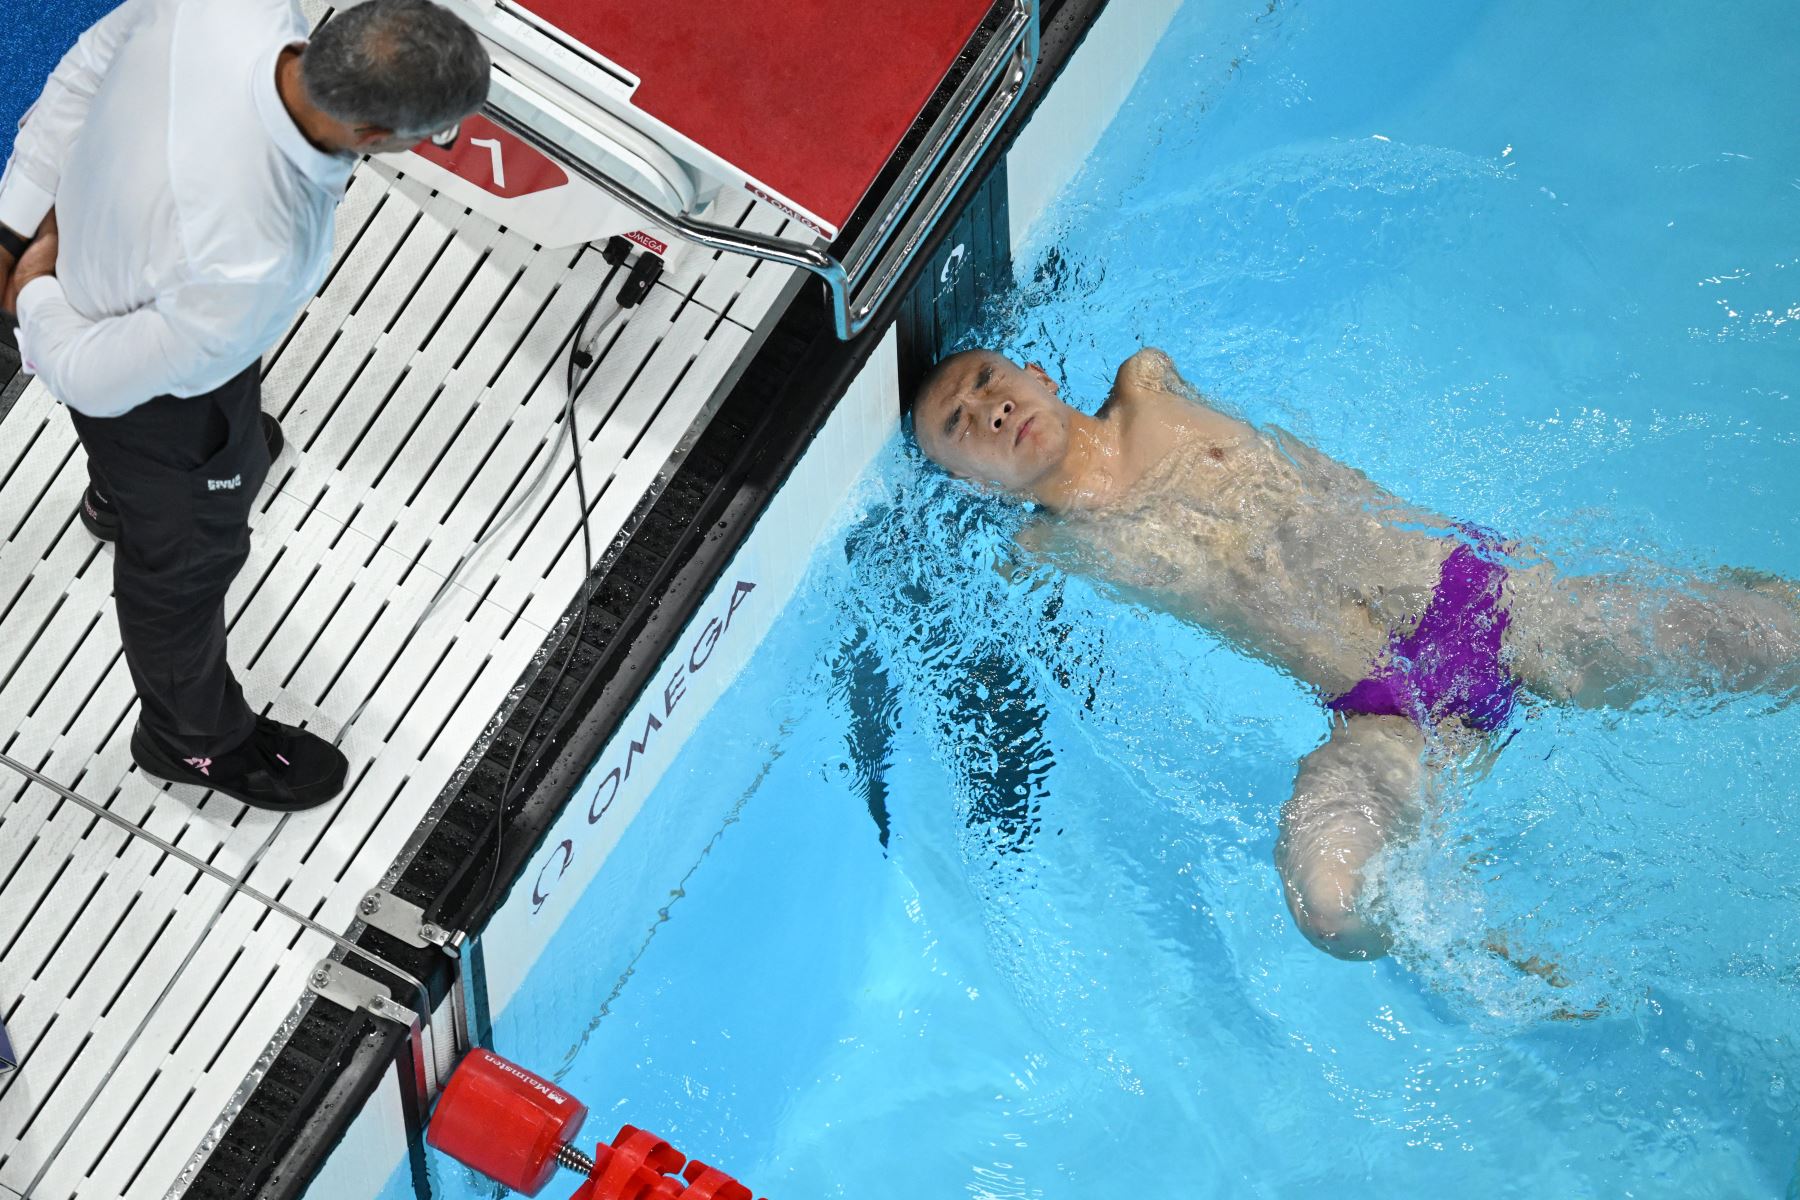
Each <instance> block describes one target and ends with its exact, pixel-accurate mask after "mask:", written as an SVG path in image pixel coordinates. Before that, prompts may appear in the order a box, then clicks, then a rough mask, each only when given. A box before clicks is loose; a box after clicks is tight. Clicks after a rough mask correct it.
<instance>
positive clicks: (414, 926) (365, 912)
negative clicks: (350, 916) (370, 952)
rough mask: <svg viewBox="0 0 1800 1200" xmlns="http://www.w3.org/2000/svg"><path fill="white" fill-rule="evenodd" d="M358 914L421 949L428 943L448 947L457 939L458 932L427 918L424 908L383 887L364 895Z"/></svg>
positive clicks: (368, 922)
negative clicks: (455, 932)
mask: <svg viewBox="0 0 1800 1200" xmlns="http://www.w3.org/2000/svg"><path fill="white" fill-rule="evenodd" d="M356 915H357V916H359V917H361V918H362V919H363V922H364V923H365V924H368V925H371V926H373V927H375V928H376V929H379V930H381V932H383V933H385V934H387V935H388V936H389V937H395V938H399V939H400V940H401V941H403V942H405V943H406V944H407V945H409V946H417V947H418V948H419V949H421V950H422V949H424V948H425V947H427V946H437V947H439V948H440V949H449V948H450V946H451V944H452V943H453V942H454V941H456V940H457V936H456V935H455V934H452V933H451V932H450V931H448V930H446V929H444V928H442V927H441V926H438V925H433V924H432V923H431V922H430V921H427V920H426V919H425V910H424V909H422V908H420V907H419V906H418V905H416V904H414V903H413V902H412V901H410V900H402V899H401V898H400V897H398V896H396V895H394V893H392V892H388V891H383V890H382V889H381V888H376V889H375V890H374V891H372V892H370V893H369V894H368V895H366V896H364V897H363V898H362V903H360V904H358V905H357V906H356Z"/></svg>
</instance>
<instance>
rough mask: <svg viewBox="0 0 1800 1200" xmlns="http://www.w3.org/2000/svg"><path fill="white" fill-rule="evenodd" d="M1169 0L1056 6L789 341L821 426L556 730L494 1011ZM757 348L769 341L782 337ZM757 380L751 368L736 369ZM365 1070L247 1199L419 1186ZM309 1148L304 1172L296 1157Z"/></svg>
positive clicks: (1134, 64)
mask: <svg viewBox="0 0 1800 1200" xmlns="http://www.w3.org/2000/svg"><path fill="white" fill-rule="evenodd" d="M1179 7H1180V0H1131V2H1130V3H1129V4H1124V3H1120V4H1111V5H1108V4H1106V3H1105V0H1066V2H1065V3H1063V4H1062V5H1061V6H1060V7H1059V8H1057V9H1056V10H1055V11H1054V12H1053V14H1052V16H1051V17H1050V19H1049V21H1048V22H1047V24H1046V27H1045V31H1044V33H1045V39H1044V60H1043V64H1042V66H1041V67H1040V76H1039V78H1040V86H1041V87H1042V91H1041V93H1040V97H1039V98H1038V99H1037V101H1036V104H1035V107H1033V108H1032V109H1031V110H1030V111H1029V112H1028V113H1026V114H1024V115H1023V117H1022V124H1020V125H1019V127H1018V129H1017V132H1016V134H1015V135H1014V136H1013V138H1012V141H1011V144H1010V146H1008V147H1006V148H1005V149H1004V150H999V149H997V150H996V151H995V152H994V153H993V154H991V155H990V158H991V159H992V161H991V162H990V163H988V164H986V169H985V171H984V172H983V174H982V175H981V176H980V177H978V178H976V179H974V180H972V181H971V182H970V184H968V185H967V186H966V187H965V196H964V198H963V200H962V201H961V202H959V205H958V206H957V208H956V209H953V210H952V215H953V217H954V223H953V224H952V225H950V226H948V227H947V228H945V229H944V230H943V231H942V235H941V236H940V237H939V238H938V239H937V245H935V246H933V247H929V249H930V250H931V253H929V254H928V255H926V254H922V255H921V260H922V261H921V262H920V263H919V264H916V265H915V268H914V272H913V274H914V275H915V276H916V279H915V280H914V282H913V283H912V284H911V286H910V290H908V294H907V295H906V296H905V298H904V300H902V301H900V302H898V303H890V304H889V305H888V306H887V311H886V312H884V314H883V315H882V317H881V318H880V319H878V321H877V323H876V325H875V326H874V330H873V332H872V333H871V334H868V335H865V336H864V337H863V338H861V339H858V342H855V343H849V344H843V343H838V344H835V345H813V346H812V347H811V348H810V351H804V350H803V351H798V352H796V351H794V350H793V348H791V347H790V349H789V357H790V358H791V359H793V360H794V361H793V362H792V363H791V366H792V368H793V371H792V375H791V377H790V378H789V379H788V380H787V381H785V382H786V386H778V387H777V388H776V394H775V398H776V399H777V400H778V401H780V402H783V403H786V402H789V401H790V400H791V399H792V393H793V392H795V391H798V390H800V389H803V388H806V387H808V386H809V385H810V386H811V387H812V388H813V389H815V392H816V399H817V400H818V404H817V413H816V416H817V418H818V419H815V420H810V421H809V420H806V419H800V420H798V421H796V422H794V424H795V425H796V426H797V428H795V429H793V430H792V431H791V432H792V433H793V434H794V435H795V436H793V437H791V438H790V441H791V442H792V443H793V444H791V445H790V446H788V447H786V449H785V453H775V454H773V455H772V456H768V460H767V461H764V462H763V463H762V464H760V469H753V470H752V472H751V475H750V477H749V478H748V479H746V480H745V481H743V486H741V487H740V489H739V494H738V496H736V497H735V498H734V505H735V507H736V508H737V509H739V511H737V512H734V513H733V512H728V513H727V514H725V516H724V517H723V519H722V520H721V521H719V522H718V525H719V526H720V527H721V528H716V529H715V530H714V531H713V532H714V533H715V534H717V535H719V536H718V537H717V538H716V539H709V540H713V541H714V546H713V549H714V552H713V553H712V554H710V555H709V554H707V553H706V550H705V548H702V550H701V552H700V553H698V554H696V555H695V557H694V560H693V561H691V562H689V563H688V564H687V565H686V566H684V567H683V568H682V569H681V570H679V571H676V572H675V573H674V575H673V576H672V578H671V579H670V580H669V581H668V586H667V590H666V591H665V594H664V595H663V596H662V597H661V598H660V601H659V603H658V605H657V608H658V612H657V614H655V615H653V616H652V617H651V619H650V621H649V622H648V623H647V625H648V628H646V629H644V630H641V631H639V632H638V633H637V635H636V637H635V638H634V645H633V646H632V648H631V650H630V651H628V652H627V655H626V662H624V663H623V664H622V666H621V669H620V671H619V672H618V675H617V676H616V677H615V679H614V681H613V683H612V684H610V685H609V686H610V687H611V688H612V691H613V693H614V696H613V703H612V704H611V705H610V706H609V705H608V704H607V703H605V700H604V698H603V700H602V702H601V703H600V704H599V705H597V706H596V710H595V711H594V712H593V713H592V714H590V715H589V717H588V718H587V719H586V721H585V724H586V726H587V727H588V731H589V734H590V736H589V737H588V738H587V739H585V744H584V740H583V739H581V738H577V737H572V738H570V739H569V740H568V743H567V744H566V745H565V747H564V753H563V756H562V757H563V759H564V760H565V761H562V762H559V763H558V764H556V765H555V766H553V767H552V768H551V769H550V771H549V772H548V774H547V776H546V778H545V780H544V781H543V782H541V783H540V784H539V785H538V790H539V791H540V792H549V791H560V793H561V795H562V797H564V799H563V801H562V803H561V804H560V812H558V813H557V815H556V816H555V818H554V820H553V821H550V822H548V823H547V828H545V829H544V830H543V831H542V832H541V835H540V836H539V837H538V838H537V839H536V842H535V845H533V846H532V847H531V850H530V854H529V856H521V857H522V858H523V863H522V869H520V870H519V871H518V874H517V880H516V882H515V884H514V885H513V887H512V889H511V890H510V892H509V893H507V894H506V896H505V898H504V900H503V901H502V902H501V903H500V905H499V907H498V908H497V909H495V911H494V912H493V913H492V914H491V916H489V918H488V920H487V922H486V925H485V928H483V930H482V933H481V939H480V941H481V945H482V948H483V951H482V958H483V960H484V965H485V987H486V998H487V1002H488V1006H489V1011H490V1013H491V1014H492V1015H495V1016H497V1015H499V1014H500V1013H501V1012H503V1011H504V1010H505V1008H506V1006H507V1004H508V1002H509V1001H510V1000H511V999H512V998H513V997H514V996H515V995H516V994H517V993H518V990H519V988H520V987H521V986H522V985H523V983H524V981H525V979H526V976H527V975H528V974H529V973H530V971H531V969H532V968H533V967H534V966H535V965H536V964H537V962H538V961H539V959H540V957H541V955H542V953H543V950H544V948H545V947H546V946H547V945H548V944H549V942H550V940H551V938H552V937H553V936H554V935H555V933H556V932H557V930H558V929H559V928H560V927H561V926H562V924H563V922H564V920H565V919H566V918H567V916H568V914H569V913H570V912H571V911H572V910H573V909H574V907H575V905H576V904H577V903H578V901H579V900H580V898H581V896H582V894H583V893H584V891H585V890H586V888H587V886H588V885H589V884H590V883H592V881H593V880H594V878H595V877H596V876H597V875H598V873H599V871H600V868H601V867H602V866H603V865H604V863H605V861H606V858H607V855H608V854H609V853H610V851H611V850H612V848H613V847H614V846H615V845H617V843H618V841H619V839H620V838H621V837H622V836H623V834H624V832H625V830H626V828H627V827H628V826H629V824H630V822H631V820H632V818H633V817H635V816H636V815H637V814H638V812H639V811H640V810H641V809H642V807H643V806H644V804H645V803H647V802H648V800H649V798H650V797H651V795H652V793H653V792H654V789H655V786H656V784H657V782H658V781H659V780H660V779H661V777H662V775H663V773H664V772H665V771H666V770H667V768H668V766H669V765H670V763H672V762H673V761H674V758H675V756H676V755H677V754H678V753H679V752H680V750H681V749H682V748H683V746H685V745H686V743H687V740H688V738H689V737H690V736H691V735H692V733H693V732H694V731H695V729H696V728H697V727H698V726H699V724H700V723H701V721H702V720H703V719H704V718H705V717H706V715H707V713H708V712H710V711H711V708H712V706H713V704H714V703H716V701H717V700H718V699H719V698H720V697H721V696H722V695H723V694H724V693H725V691H726V690H727V689H728V688H729V687H730V686H731V684H732V683H733V682H734V681H735V680H736V679H737V677H738V675H739V674H740V673H741V672H742V670H743V669H744V667H745V666H747V665H748V664H749V662H750V659H751V656H752V655H753V654H754V653H755V651H756V649H757V648H758V646H759V645H760V644H761V642H762V640H763V638H764V637H765V636H766V635H767V634H768V632H769V630H770V629H771V628H772V627H773V625H774V623H775V621H776V619H777V617H778V616H779V615H780V613H781V611H782V608H783V607H784V606H785V604H786V602H787V600H788V599H789V598H790V597H791V596H792V595H793V593H794V591H795V589H796V588H797V587H798V586H799V584H800V581H801V577H802V575H803V574H804V572H805V570H806V567H807V564H808V562H809V561H810V559H811V558H812V556H813V554H814V553H815V551H816V550H817V549H818V546H819V544H820V542H821V539H823V538H824V537H825V536H826V535H827V534H829V532H830V531H831V529H832V528H833V525H834V522H835V521H836V520H837V518H838V514H839V513H840V511H841V509H842V507H843V502H844V500H845V499H846V497H847V496H848V495H849V494H850V491H851V489H852V488H853V487H854V486H855V484H856V482H857V480H858V478H859V477H860V476H861V475H862V473H863V471H864V470H865V469H866V468H867V466H868V465H869V463H870V462H871V461H872V460H873V459H874V457H875V456H876V455H877V454H878V453H879V452H880V450H881V449H882V447H883V446H884V445H886V444H887V441H888V439H889V438H890V437H891V436H892V435H893V434H894V432H895V431H896V429H897V428H898V423H899V416H900V408H901V400H902V396H903V394H904V393H903V388H904V387H907V386H910V385H911V383H912V381H914V380H916V378H917V376H918V373H919V371H920V370H921V369H922V368H923V366H924V365H927V364H928V362H929V361H930V359H932V358H933V357H935V356H936V355H937V354H938V352H939V351H940V350H941V349H942V348H944V347H946V346H948V345H950V344H951V343H952V342H954V341H955V340H956V339H957V338H958V337H960V336H962V335H963V334H964V333H965V332H966V330H967V328H968V325H969V323H970V322H971V321H972V320H973V319H974V316H975V312H976V310H977V309H978V308H979V307H980V303H981V300H982V299H983V298H984V294H985V293H989V292H992V291H994V290H998V289H1004V288H1005V287H1007V286H1010V284H1011V281H1012V270H1013V262H1014V257H1015V255H1014V252H1015V251H1017V250H1019V249H1021V248H1023V247H1025V246H1026V245H1028V240H1027V239H1028V238H1029V237H1030V236H1031V234H1032V232H1033V230H1034V226H1035V224H1036V222H1037V220H1038V218H1039V217H1040V216H1042V215H1043V213H1044V211H1045V209H1046V208H1047V207H1048V205H1049V203H1050V201H1051V200H1052V199H1053V198H1054V197H1055V196H1056V195H1057V194H1058V193H1059V192H1061V191H1062V190H1063V188H1064V187H1065V186H1066V185H1067V184H1068V183H1069V182H1070V181H1071V180H1072V179H1073V178H1074V177H1075V175H1076V174H1077V173H1078V172H1079V171H1080V169H1081V166H1082V164H1083V163H1084V162H1085V161H1086V159H1087V157H1088V155H1089V153H1090V152H1091V151H1092V149H1093V147H1094V145H1095V143H1096V142H1097V141H1098V140H1099V137H1100V135H1101V134H1102V133H1103V132H1104V130H1105V129H1106V127H1107V126H1108V125H1109V124H1110V123H1111V121H1112V119H1113V117H1114V115H1116V113H1117V112H1118V109H1119V107H1120V105H1121V104H1122V103H1123V102H1124V100H1125V98H1126V96H1127V95H1128V94H1129V93H1130V91H1131V89H1132V87H1133V86H1134V85H1135V84H1136V82H1137V79H1138V77H1139V75H1140V74H1141V73H1142V71H1143V68H1144V66H1145V64H1146V63H1147V62H1148V60H1149V58H1150V55H1151V52H1152V50H1153V49H1154V47H1155V45H1156V43H1157V41H1158V40H1159V39H1160V37H1161V35H1162V32H1163V31H1164V30H1165V29H1166V28H1167V26H1168V23H1169V21H1170V19H1171V18H1172V17H1173V16H1174V13H1175V11H1176V10H1177V9H1178V8H1179ZM1059 23H1060V25H1059ZM1059 43H1060V44H1059ZM1028 103H1030V101H1029V100H1028ZM959 210H960V211H959ZM903 290H904V289H903ZM808 294H809V295H810V289H809V291H808ZM805 308H806V300H805V298H804V297H803V298H802V299H801V300H799V301H796V302H795V305H794V306H793V309H791V310H790V317H792V318H793V319H794V320H795V321H801V320H806V319H808V318H807V315H806V314H805V313H804V312H796V311H795V310H803V309H805ZM771 341H772V342H779V341H781V331H780V330H777V331H776V333H775V334H774V335H772V338H771ZM755 373H756V368H755V366H754V365H753V366H752V367H751V368H750V370H749V371H747V372H746V381H748V380H749V377H750V376H753V375H754V374H755ZM732 520H736V521H737V522H738V523H739V525H740V526H741V530H740V532H739V533H738V538H737V540H735V541H731V540H729V533H730V530H729V529H726V528H723V527H724V526H727V525H729V523H730V522H731V521H732ZM658 626H660V628H659V627H658ZM634 658H635V661H632V660H633V659H634ZM596 727H598V728H599V730H600V731H599V732H598V733H597V734H596V733H595V732H594V729H595V728H596ZM596 745H597V746H598V749H597V751H596V749H595V746H596ZM496 1049H497V1050H498V1051H499V1052H501V1053H502V1054H504V1053H505V1051H506V1047H504V1046H500V1047H496ZM524 1065H525V1066H527V1067H530V1066H531V1065H532V1064H529V1063H527V1064H524ZM365 1075H367V1076H369V1078H366V1079H365V1080H364V1086H363V1087H362V1088H350V1089H340V1091H341V1092H344V1093H346V1094H343V1095H342V1096H341V1098H340V1099H339V1100H337V1101H335V1102H334V1103H335V1106H336V1108H337V1110H338V1111H336V1112H335V1113H331V1112H320V1113H318V1114H315V1117H314V1119H313V1120H312V1121H310V1122H309V1123H308V1128H307V1130H306V1132H305V1134H304V1135H303V1138H302V1141H301V1143H300V1144H296V1145H294V1146H293V1147H291V1148H290V1150H289V1153H288V1155H287V1157H286V1160H285V1161H284V1162H283V1163H282V1164H281V1169H279V1170H277V1171H276V1172H275V1175H274V1177H272V1178H271V1179H270V1180H268V1181H267V1182H266V1183H265V1184H264V1185H263V1186H262V1187H261V1188H260V1189H259V1190H258V1191H257V1192H256V1193H255V1194H256V1195H258V1196H266V1197H269V1198H270V1200H275V1198H277V1197H288V1196H297V1195H301V1194H304V1195H305V1196H306V1197H308V1198H309V1200H364V1198H369V1200H372V1198H375V1197H378V1196H379V1197H384V1198H390V1200H391V1198H395V1197H405V1196H411V1195H414V1194H415V1193H417V1194H423V1193H422V1192H418V1191H417V1187H416V1181H415V1179H414V1175H415V1174H416V1172H417V1168H418V1164H419V1153H420V1152H419V1147H418V1146H417V1145H416V1144H413V1143H411V1142H409V1139H408V1133H407V1120H406V1112H407V1107H408V1104H409V1101H408V1099H407V1096H406V1092H405V1089H404V1088H403V1087H402V1084H401V1078H400V1074H399V1071H398V1070H397V1069H395V1068H394V1067H393V1066H389V1065H383V1066H381V1067H378V1068H375V1069H373V1070H366V1071H365ZM357 1092H360V1093H361V1095H360V1096H359V1095H357V1094H355V1093H357ZM306 1142H311V1143H312V1144H311V1145H310V1146H309V1145H306V1144H304V1143H306ZM334 1143H335V1145H334ZM321 1157H323V1163H322V1165H319V1166H318V1168H317V1171H316V1173H314V1172H313V1171H311V1170H309V1169H308V1164H309V1161H310V1163H313V1164H317V1163H319V1162H320V1158H321ZM309 1175H310V1176H311V1178H310V1182H302V1181H303V1180H305V1178H306V1177H307V1176H309ZM570 1178H571V1180H572V1177H570ZM284 1181H285V1182H284ZM554 1186H556V1185H554V1184H553V1187H554ZM301 1188H303V1189H304V1191H303V1192H302V1191H301V1190H300V1189H301Z"/></svg>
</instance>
